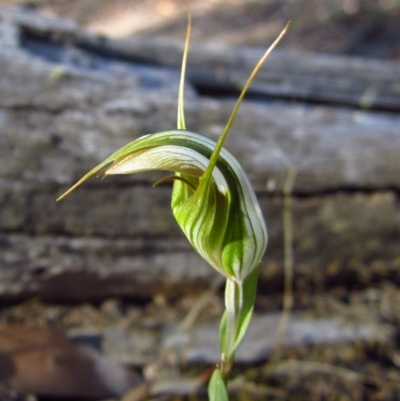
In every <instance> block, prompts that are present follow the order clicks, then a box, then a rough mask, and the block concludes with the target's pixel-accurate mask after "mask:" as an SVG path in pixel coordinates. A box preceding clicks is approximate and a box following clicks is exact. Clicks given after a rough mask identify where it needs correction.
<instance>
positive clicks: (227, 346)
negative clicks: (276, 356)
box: [221, 278, 243, 380]
mask: <svg viewBox="0 0 400 401" xmlns="http://www.w3.org/2000/svg"><path fill="white" fill-rule="evenodd" d="M225 308H226V337H225V342H224V348H223V349H222V350H221V351H222V353H221V373H222V376H223V377H224V378H225V380H226V378H227V375H228V373H229V371H230V370H231V367H232V363H233V359H234V355H235V348H236V345H237V337H238V331H239V324H240V316H241V312H242V308H243V286H242V283H238V282H237V281H235V280H233V279H231V278H228V279H227V280H226V287H225Z"/></svg>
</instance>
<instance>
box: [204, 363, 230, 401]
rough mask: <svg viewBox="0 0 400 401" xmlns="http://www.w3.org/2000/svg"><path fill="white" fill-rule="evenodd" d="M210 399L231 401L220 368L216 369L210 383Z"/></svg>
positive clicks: (213, 400)
mask: <svg viewBox="0 0 400 401" xmlns="http://www.w3.org/2000/svg"><path fill="white" fill-rule="evenodd" d="M208 399H209V401H229V397H228V392H227V390H226V385H225V382H224V379H223V377H222V374H221V371H220V370H219V369H215V370H214V373H213V374H212V376H211V379H210V382H209V383H208Z"/></svg>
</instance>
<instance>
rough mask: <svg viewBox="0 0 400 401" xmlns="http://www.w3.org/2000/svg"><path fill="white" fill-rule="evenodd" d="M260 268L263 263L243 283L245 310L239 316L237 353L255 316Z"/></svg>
mask: <svg viewBox="0 0 400 401" xmlns="http://www.w3.org/2000/svg"><path fill="white" fill-rule="evenodd" d="M260 267H261V263H260V264H259V266H258V268H257V269H254V271H253V272H252V273H251V274H250V275H249V276H247V277H246V279H245V280H244V282H243V308H242V310H241V311H240V315H239V326H238V332H237V334H236V342H235V346H234V351H236V348H237V347H238V345H239V344H240V342H241V341H242V339H243V336H244V334H245V333H246V330H247V327H248V325H249V323H250V319H251V316H252V314H253V309H254V302H255V299H256V294H257V283H258V276H259V273H260Z"/></svg>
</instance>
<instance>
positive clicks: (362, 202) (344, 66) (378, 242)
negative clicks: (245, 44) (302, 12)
mask: <svg viewBox="0 0 400 401" xmlns="http://www.w3.org/2000/svg"><path fill="white" fill-rule="evenodd" d="M2 13H3V21H2V22H1V24H2V26H1V29H2V30H3V31H4V32H7V35H6V34H5V35H3V36H2V40H3V45H4V46H1V48H0V72H1V74H0V87H1V88H2V90H1V91H0V121H1V128H0V129H1V131H0V171H2V175H1V177H0V205H1V209H0V232H1V243H0V247H1V253H0V275H1V282H0V295H1V296H2V297H3V298H4V299H23V298H27V297H31V296H41V297H43V298H46V299H64V300H68V299H75V300H77V299H101V298H103V297H105V296H112V295H119V296H132V297H135V296H137V297H148V296H152V295H153V294H154V293H156V292H158V291H162V290H165V291H168V290H171V289H172V288H173V289H174V291H171V293H172V292H173V293H174V294H175V295H176V294H178V293H179V292H180V291H181V292H185V291H193V289H196V288H197V289H201V288H204V287H205V286H207V285H208V283H209V282H210V281H211V280H212V279H213V277H214V272H213V271H212V270H211V269H210V268H208V267H207V266H206V265H205V263H204V262H202V261H201V260H200V259H199V258H198V257H197V256H196V255H195V254H194V252H193V251H192V250H191V249H190V247H189V245H188V244H187V243H186V242H185V240H184V239H183V236H182V234H181V233H180V231H179V229H178V228H177V226H176V225H175V223H174V221H173V218H172V217H171V213H170V210H169V193H170V189H169V187H168V185H166V186H161V187H157V188H151V185H150V184H151V183H153V182H154V181H155V180H156V179H157V178H158V177H159V176H158V175H157V174H145V175H141V174H140V175H137V176H124V177H116V178H107V179H106V180H104V181H96V180H91V181H89V182H88V183H86V184H85V185H84V186H82V187H81V188H79V189H78V190H77V191H75V192H74V193H73V194H71V195H70V196H69V197H68V198H66V199H65V200H63V201H62V202H61V203H56V202H55V199H56V198H57V196H58V195H60V194H61V193H62V192H63V191H65V190H66V189H67V188H68V187H69V186H70V185H71V184H73V183H74V181H76V180H77V179H78V178H80V177H81V176H82V175H83V174H84V173H85V172H86V171H88V170H89V169H90V168H92V167H93V166H94V165H95V164H97V163H98V162H100V161H101V160H103V159H104V158H105V157H106V156H108V155H109V154H110V153H112V152H113V151H115V150H116V149H118V148H119V147H121V146H122V145H124V144H126V143H128V142H129V141H132V140H133V139H135V138H137V137H139V136H141V135H144V134H148V133H151V132H157V131H161V130H168V129H174V128H175V118H176V117H175V112H176V111H175V109H176V98H177V87H178V79H179V68H178V66H179V63H180V57H181V55H180V51H179V48H178V47H177V46H176V44H170V45H167V44H165V43H163V44H162V46H161V45H159V44H158V42H154V41H153V42H148V47H146V46H144V42H142V41H140V40H136V41H135V40H132V41H124V42H111V41H108V40H103V39H99V38H95V37H91V36H89V35H87V34H85V33H82V32H80V31H79V30H78V29H77V28H76V27H75V26H73V24H70V23H66V22H64V23H63V24H58V23H56V22H54V21H53V20H51V19H46V18H44V19H43V17H40V18H39V17H35V15H34V14H29V17H30V18H27V17H26V14H24V13H25V12H24V13H20V12H16V11H15V10H14V11H12V12H11V11H10V10H9V9H5V10H3V11H2ZM257 57H258V50H254V49H235V50H234V51H233V50H232V49H227V50H226V51H225V50H224V51H222V50H221V49H217V50H216V49H213V48H211V47H207V46H194V47H193V48H192V49H191V55H190V59H191V65H192V66H191V67H190V68H189V71H188V77H189V88H188V96H187V100H186V119H187V125H188V127H189V129H190V130H193V131H195V132H201V133H202V134H204V135H207V136H209V137H211V138H213V139H216V138H217V137H218V136H219V134H220V133H221V131H222V129H223V126H224V124H225V123H226V121H227V119H228V117H229V115H230V113H231V110H232V108H233V104H234V101H233V100H232V98H231V96H232V95H233V94H235V93H237V92H238V91H239V90H240V87H241V85H242V83H243V79H244V77H245V76H247V74H248V73H249V71H250V70H251V66H252V64H253V63H255V61H256V58H257ZM144 63H146V64H144ZM346 71H347V73H346ZM399 72H400V71H399V67H398V66H395V65H393V64H389V63H381V62H372V61H371V62H370V61H368V62H366V61H360V60H354V59H348V58H334V57H330V58H329V57H327V56H320V55H307V56H305V55H293V54H288V53H282V52H277V53H276V54H275V55H274V56H273V57H272V58H271V60H270V61H269V62H268V63H267V65H266V66H265V68H264V70H263V73H262V74H260V77H259V78H258V80H257V81H256V82H255V84H254V85H253V88H254V89H253V92H252V93H250V96H249V98H248V99H247V100H246V101H245V102H244V104H243V105H242V108H241V111H240V114H239V116H238V118H237V121H236V122H235V125H234V127H233V129H232V132H231V134H230V138H229V139H228V142H227V144H226V147H227V148H228V149H229V150H230V151H231V152H232V153H233V154H234V155H235V156H236V157H237V159H238V160H239V161H240V162H241V163H242V165H243V167H244V168H245V170H246V171H247V172H248V175H249V178H250V180H251V181H252V183H253V184H254V187H255V189H256V191H257V193H258V196H259V198H260V201H261V204H262V209H263V212H264V214H265V216H266V219H267V225H268V228H269V235H270V243H269V249H268V252H267V255H266V264H267V266H268V267H269V269H267V270H265V273H264V275H263V280H264V281H263V280H262V282H264V283H267V282H268V281H271V280H272V276H274V275H277V276H280V275H281V274H282V270H281V268H280V267H281V266H282V261H283V246H282V236H283V228H282V223H281V216H282V197H283V187H284V183H285V180H286V177H287V172H288V168H293V169H295V170H296V171H297V178H296V181H295V184H294V188H293V193H292V195H293V207H292V213H293V216H294V233H293V234H294V240H295V242H294V247H295V260H296V266H297V268H298V269H300V270H301V271H302V272H308V274H309V275H310V276H313V275H315V274H316V272H318V274H319V275H320V276H321V277H326V274H327V272H328V271H329V269H331V266H336V267H337V266H341V268H338V269H337V270H338V271H340V272H341V271H342V270H343V269H348V268H349V266H354V265H357V266H359V267H360V269H369V266H370V265H371V264H375V265H377V264H379V265H382V264H383V265H384V266H387V268H386V269H381V270H380V271H379V273H376V274H377V276H378V277H381V278H382V277H388V275H393V272H396V271H397V267H396V266H397V264H398V262H396V258H398V251H397V244H398V240H399V231H398V227H399V222H400V209H399V202H398V191H399V180H398V177H399V173H400V163H399V160H398V154H399V151H400V136H399V135H398V133H399V127H400V117H399V116H398V115H396V114H394V113H393V111H396V110H398V108H399V104H400V94H399V92H398V87H397V86H396V85H398V84H397V81H396V80H397V77H398V74H399ZM221 77H222V78H221ZM370 88H373V89H370ZM374 88H375V89H374ZM396 88H397V89H396ZM293 99H297V101H296V102H293ZM363 99H364V100H363ZM276 266H278V269H276ZM338 274H339V273H338ZM360 274H361V273H360ZM352 279H354V277H352ZM322 280H325V279H322ZM337 280H338V281H337V282H340V280H342V282H346V281H348V280H349V277H348V276H346V275H344V276H341V275H339V277H338V278H337ZM89 282H90V283H91V285H88V283H89ZM271 282H272V283H277V282H279V281H274V280H272V281H271ZM183 283H184V285H182V284H183ZM177 289H179V290H177Z"/></svg>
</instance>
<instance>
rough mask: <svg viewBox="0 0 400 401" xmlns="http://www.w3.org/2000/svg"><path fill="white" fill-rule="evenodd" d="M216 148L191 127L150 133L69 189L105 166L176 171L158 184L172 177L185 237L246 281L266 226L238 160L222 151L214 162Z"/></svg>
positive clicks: (112, 170) (111, 170)
mask: <svg viewBox="0 0 400 401" xmlns="http://www.w3.org/2000/svg"><path fill="white" fill-rule="evenodd" d="M215 147H216V143H215V142H214V141H212V140H211V139H208V138H206V137H204V136H201V135H199V134H195V133H193V132H189V131H183V130H175V131H166V132H160V133H156V134H152V135H147V136H144V137H141V138H139V139H137V140H136V141H133V142H131V143H129V144H128V145H126V146H124V147H123V148H122V149H120V150H118V151H117V152H115V153H114V154H113V155H111V156H110V157H108V158H107V159H106V160H104V161H103V162H102V163H100V164H99V165H98V166H97V167H95V168H94V169H93V170H91V171H90V172H89V173H88V174H86V175H85V176H84V177H83V178H82V179H81V180H80V181H79V182H78V183H77V184H75V186H74V187H72V188H71V189H70V190H69V191H68V192H70V191H72V190H73V189H74V188H75V187H76V186H78V185H79V184H80V183H81V182H83V181H85V180H86V179H87V178H89V177H90V176H92V175H94V174H96V173H98V172H99V171H101V170H102V169H103V168H104V167H106V166H108V167H106V168H105V169H104V170H103V171H101V173H100V175H102V176H106V175H112V174H133V173H137V172H140V171H149V170H167V171H172V172H174V173H175V174H176V175H175V176H172V177H170V176H169V177H166V178H164V179H162V180H160V181H159V182H158V183H160V182H162V181H166V180H174V184H173V191H172V202H171V206H172V211H173V214H174V216H175V219H176V221H177V222H178V224H179V225H180V227H181V228H182V230H183V232H184V233H185V235H186V237H187V238H188V240H189V241H190V243H191V244H192V245H193V248H194V249H195V250H196V251H197V252H198V253H199V254H200V255H201V256H202V257H203V258H204V259H205V260H206V261H207V262H208V263H209V264H210V265H211V266H213V267H214V268H215V269H216V270H217V271H218V272H220V273H221V274H223V275H224V276H226V277H231V278H234V279H235V280H237V281H243V279H244V278H245V277H246V276H247V275H248V274H249V273H250V272H251V271H252V270H253V269H254V268H255V266H257V264H258V263H259V261H260V259H261V257H262V255H263V253H264V251H265V248H266V244H267V232H266V227H265V223H264V219H263V217H262V213H261V210H260V207H259V204H258V202H257V199H256V196H255V194H254V191H253V189H252V187H251V184H250V182H249V180H248V178H247V176H246V174H245V172H244V171H243V169H242V168H241V166H240V164H239V163H238V161H237V160H236V159H235V158H234V157H233V156H232V155H231V154H230V153H229V152H228V151H226V150H225V149H222V150H221V151H220V153H219V154H218V159H217V160H216V162H215V163H214V162H213V163H211V162H210V159H211V157H212V155H213V152H214V149H215ZM110 164H111V165H110ZM68 192H67V193H68ZM67 193H66V194H67ZM66 194H64V195H63V196H65V195H66Z"/></svg>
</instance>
